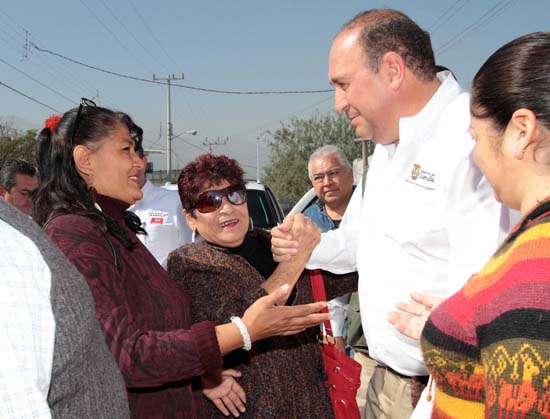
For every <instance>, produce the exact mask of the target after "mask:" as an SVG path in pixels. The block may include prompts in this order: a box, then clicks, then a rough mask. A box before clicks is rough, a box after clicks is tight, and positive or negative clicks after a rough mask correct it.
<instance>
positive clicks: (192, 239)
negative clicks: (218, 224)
mask: <svg viewBox="0 0 550 419" xmlns="http://www.w3.org/2000/svg"><path fill="white" fill-rule="evenodd" d="M196 234H197V229H196V228H194V229H193V233H192V234H191V243H195V236H196Z"/></svg>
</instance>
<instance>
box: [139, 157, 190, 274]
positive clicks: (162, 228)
mask: <svg viewBox="0 0 550 419" xmlns="http://www.w3.org/2000/svg"><path fill="white" fill-rule="evenodd" d="M143 162H144V164H143V170H142V171H141V172H140V173H139V181H140V184H141V191H142V192H143V198H142V199H140V200H139V201H138V202H136V203H135V204H134V205H132V206H131V207H130V211H132V212H133V213H134V214H136V215H137V216H138V217H139V218H140V219H141V222H142V226H143V228H144V229H145V231H147V235H145V234H138V237H139V239H140V240H141V241H142V242H143V244H144V245H145V247H147V249H148V250H149V251H150V252H151V253H152V254H153V256H154V257H155V259H156V260H157V261H158V263H160V264H161V265H162V266H163V267H165V268H166V261H167V258H168V254H169V253H170V252H171V251H172V250H175V249H177V248H178V247H180V246H183V245H184V244H187V243H191V236H192V232H191V230H190V229H189V227H188V226H187V222H186V221H185V218H184V217H183V210H182V206H181V201H180V197H179V194H178V192H177V191H171V190H168V189H165V188H160V187H158V186H155V185H153V184H152V183H151V181H150V180H148V179H147V177H146V175H145V171H146V167H147V157H145V156H144V157H143Z"/></svg>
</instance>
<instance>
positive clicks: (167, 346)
mask: <svg viewBox="0 0 550 419" xmlns="http://www.w3.org/2000/svg"><path fill="white" fill-rule="evenodd" d="M46 233H47V234H48V235H49V236H50V237H51V238H52V240H53V241H54V242H55V243H56V244H57V245H58V246H59V247H60V249H61V250H62V251H63V253H64V254H65V255H66V256H67V258H68V259H69V260H70V261H71V262H72V263H73V265H75V267H76V268H77V269H78V270H79V271H80V272H81V273H82V275H83V276H84V278H85V279H86V281H87V283H88V285H89V286H90V288H91V291H92V294H93V296H94V300H95V304H96V315H97V318H98V320H99V322H100V324H101V326H102V329H103V333H104V335H105V339H106V341H107V345H108V347H109V349H110V350H111V353H112V354H113V357H114V358H115V360H116V362H117V364H118V367H119V369H120V370H121V372H122V374H123V376H124V378H125V380H126V385H127V386H128V387H152V386H158V385H161V384H164V383H167V382H171V381H176V380H182V379H189V378H192V377H197V376H201V375H202V374H204V373H205V372H207V371H208V372H213V371H214V372H215V371H221V366H222V358H221V353H220V349H219V346H218V342H217V339H216V334H215V330H214V325H213V324H212V323H211V322H202V323H198V324H194V325H192V326H191V327H190V328H189V329H174V330H166V331H158V330H142V329H140V328H139V327H138V323H137V322H136V318H135V316H136V313H134V310H135V309H134V310H133V309H132V306H131V304H130V301H128V298H129V296H130V295H131V294H130V293H129V292H128V290H127V289H123V288H124V287H125V286H127V283H126V281H125V280H124V278H122V277H121V275H120V274H119V272H118V271H117V269H116V267H115V264H114V259H113V255H112V253H111V251H110V249H109V245H108V243H107V240H106V238H105V236H104V235H103V234H102V233H101V231H99V229H98V228H97V226H96V225H95V224H94V223H93V222H92V221H91V220H89V219H87V218H85V217H81V216H76V215H67V216H60V217H58V218H57V219H55V220H54V221H53V222H52V223H51V224H50V225H49V226H48V228H47V230H46ZM123 257H124V255H121V258H123ZM136 272H139V271H136ZM144 281H145V279H144ZM162 286H163V284H162V282H161V281H159V285H158V286H157V287H156V289H155V291H159V292H160V293H161V294H160V295H161V297H162V295H163V294H162V292H164V293H166V292H167V290H169V288H163V287H162ZM144 291H147V290H144ZM137 294H138V295H135V298H139V291H138V292H137ZM182 300H183V301H185V300H184V299H182ZM154 304H156V305H157V306H160V307H162V304H163V301H162V298H159V299H158V300H157V301H155V302H154ZM185 309H186V308H185V307H183V308H182V310H185ZM144 310H145V312H144V313H141V314H143V316H145V317H146V316H147V315H148V314H150V313H147V312H146V309H144ZM163 315H164V316H171V314H170V313H168V310H165V312H163ZM167 324H169V322H168V321H167Z"/></svg>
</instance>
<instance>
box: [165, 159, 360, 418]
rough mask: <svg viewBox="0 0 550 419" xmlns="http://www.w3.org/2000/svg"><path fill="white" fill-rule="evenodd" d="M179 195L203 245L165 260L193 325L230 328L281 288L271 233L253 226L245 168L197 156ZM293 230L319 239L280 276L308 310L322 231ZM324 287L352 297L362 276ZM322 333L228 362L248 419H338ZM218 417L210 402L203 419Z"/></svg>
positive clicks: (274, 341)
mask: <svg viewBox="0 0 550 419" xmlns="http://www.w3.org/2000/svg"><path fill="white" fill-rule="evenodd" d="M178 191H179V194H180V198H181V201H182V205H183V208H184V211H183V212H184V215H185V218H186V220H187V223H188V224H189V227H190V228H191V230H193V232H194V234H200V236H201V237H202V238H203V239H204V240H203V241H202V242H200V243H194V244H189V245H185V246H182V247H180V248H179V249H177V250H176V251H174V252H172V253H171V254H170V255H169V256H168V273H169V274H170V276H171V278H172V279H174V280H175V281H176V282H177V283H178V284H179V285H180V286H181V287H182V289H183V290H184V291H185V293H186V294H187V295H189V296H190V301H191V313H192V314H191V316H192V319H193V321H194V322H202V321H212V322H214V323H219V322H225V321H227V320H228V319H229V318H230V317H231V316H232V315H233V313H234V312H235V311H237V312H240V311H242V310H243V309H244V308H245V307H247V306H248V305H249V304H250V303H251V302H253V301H254V300H256V299H257V298H259V297H261V296H265V295H267V294H269V293H271V292H273V291H274V290H275V289H276V288H277V287H278V286H280V283H281V282H280V281H281V280H280V279H279V278H278V277H277V273H278V272H279V271H280V270H281V269H282V268H283V267H284V264H279V265H277V264H276V263H275V262H274V261H273V258H272V255H271V250H270V240H271V237H270V234H269V232H266V231H263V230H260V229H254V228H253V226H252V224H251V220H250V218H249V215H248V208H247V205H246V189H245V185H244V180H243V170H242V169H241V167H240V166H239V165H238V163H237V162H236V161H235V160H233V159H230V158H228V157H225V156H215V155H212V154H204V155H202V156H199V157H197V159H195V160H194V161H193V162H191V163H189V164H188V165H187V166H185V167H184V168H183V170H182V172H181V174H180V176H179V179H178ZM293 229H294V230H293V231H294V232H296V233H299V230H304V234H314V235H315V237H316V240H311V241H310V242H309V243H308V245H307V246H305V247H304V248H303V249H302V248H301V247H300V249H301V250H300V252H299V253H298V254H297V255H296V258H297V259H298V260H299V261H300V263H299V264H295V265H293V268H294V269H293V270H289V269H286V268H285V269H286V276H283V282H286V283H288V284H290V285H291V286H293V287H294V290H293V292H292V294H291V296H290V297H289V299H288V302H287V304H304V303H309V302H311V301H313V296H312V291H311V284H310V281H309V276H308V274H307V272H302V270H303V269H304V268H305V264H306V262H307V260H308V259H309V256H310V254H311V251H312V250H313V248H314V247H315V246H316V245H317V243H318V241H319V239H320V230H319V229H318V228H317V227H316V225H315V224H314V223H313V222H312V221H311V220H309V219H308V218H307V217H304V216H302V215H297V216H296V218H295V219H294V224H293ZM308 232H310V233H308ZM328 276H332V277H336V275H333V274H329V273H326V275H325V277H328ZM325 287H326V290H327V298H328V299H330V298H333V297H335V296H338V295H342V294H345V293H348V292H351V291H354V290H356V289H357V276H356V275H355V274H352V275H346V276H340V277H338V278H331V279H330V280H328V281H325ZM317 331H318V329H317V330H315V329H313V328H311V329H308V330H304V331H303V332H302V333H300V334H297V335H294V336H278V337H273V338H269V339H264V340H263V341H262V342H261V343H259V344H258V345H254V346H252V347H250V345H248V346H246V345H245V347H243V349H241V350H238V351H235V352H233V353H231V354H229V355H227V356H225V358H224V368H234V369H237V370H239V371H240V372H241V373H242V376H241V378H239V380H238V381H239V383H240V384H241V385H242V387H243V389H244V391H245V393H246V404H247V409H246V412H245V413H244V414H243V415H242V417H243V418H286V419H292V418H300V419H302V418H332V417H333V413H332V405H331V402H330V399H329V395H328V389H327V386H326V381H325V377H324V375H325V373H324V367H323V360H322V357H321V352H320V349H319V342H318V340H317V335H316V333H317ZM219 417H220V415H219V412H218V411H217V409H216V407H215V406H214V405H212V404H211V403H209V404H208V407H207V410H206V411H205V415H204V419H214V418H219Z"/></svg>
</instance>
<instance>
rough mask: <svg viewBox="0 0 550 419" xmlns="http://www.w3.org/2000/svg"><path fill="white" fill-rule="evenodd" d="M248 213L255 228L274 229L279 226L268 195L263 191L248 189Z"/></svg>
mask: <svg viewBox="0 0 550 419" xmlns="http://www.w3.org/2000/svg"><path fill="white" fill-rule="evenodd" d="M246 202H247V204H248V213H249V215H250V217H251V218H252V221H253V222H254V226H255V227H260V228H268V229H270V228H272V227H275V226H276V225H277V218H276V216H275V214H274V212H273V209H272V208H271V206H270V205H269V202H267V195H266V193H265V192H263V191H259V190H255V189H248V190H247V191H246Z"/></svg>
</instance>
